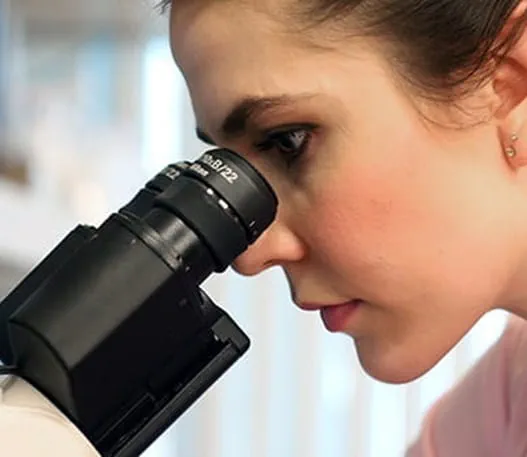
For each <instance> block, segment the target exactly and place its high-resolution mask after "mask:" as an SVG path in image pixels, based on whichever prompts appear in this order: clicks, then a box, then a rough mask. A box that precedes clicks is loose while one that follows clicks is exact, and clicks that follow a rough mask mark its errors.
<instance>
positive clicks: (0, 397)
mask: <svg viewBox="0 0 527 457" xmlns="http://www.w3.org/2000/svg"><path fill="white" fill-rule="evenodd" d="M0 454H1V455H20V456H22V455H23V456H25V457H37V456H38V457H51V456H53V457H97V456H98V453H97V451H96V450H95V449H94V448H93V447H92V446H91V444H90V443H89V441H88V440H87V439H86V438H85V437H84V436H83V435H82V434H81V433H80V431H79V430H78V429H77V428H76V427H75V426H74V425H73V424H72V423H71V422H70V421H69V420H68V419H67V418H66V417H65V416H64V415H63V414H62V413H61V412H60V411H59V410H58V409H57V408H55V407H54V406H53V404H52V403H51V402H50V401H49V400H48V399H47V398H46V397H44V396H43V395H42V394H40V392H38V391H37V390H36V389H35V388H33V387H32V386H31V385H30V384H28V383H27V382H26V381H24V380H23V379H21V378H18V377H14V376H8V377H5V378H3V379H2V380H1V381H0Z"/></svg>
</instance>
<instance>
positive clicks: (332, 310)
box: [299, 299, 364, 333]
mask: <svg viewBox="0 0 527 457" xmlns="http://www.w3.org/2000/svg"><path fill="white" fill-rule="evenodd" d="M362 303H364V302H363V300H360V299H356V300H350V301H348V302H345V303H338V304H334V305H315V304H306V303H302V304H300V305H299V306H300V308H302V309H304V310H309V311H317V310H318V311H320V317H321V318H322V322H324V326H325V327H326V329H327V330H328V331H330V332H332V333H336V332H343V331H344V330H345V329H346V328H347V327H348V326H349V325H350V320H351V319H352V317H353V315H354V314H355V311H356V310H357V308H359V307H360V305H361V304H362Z"/></svg>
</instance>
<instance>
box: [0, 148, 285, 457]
mask: <svg viewBox="0 0 527 457" xmlns="http://www.w3.org/2000/svg"><path fill="white" fill-rule="evenodd" d="M277 206H278V201H277V198H276V195H275V193H274V192H273V190H272V188H271V187H270V185H269V184H268V183H267V181H266V180H265V179H264V177H263V176H262V175H261V174H260V173H258V171H257V170H256V169H255V168H253V167H252V166H251V165H250V164H249V163H248V162H247V161H245V160H244V159H243V158H242V157H241V156H240V155H238V154H236V153H235V152H233V151H230V150H227V149H215V150H211V151H208V152H206V153H204V154H203V155H202V156H201V157H199V158H198V159H197V160H195V161H194V162H187V161H185V162H179V163H176V164H173V165H169V166H168V167H166V168H165V169H164V170H162V171H161V172H160V173H159V174H157V175H156V176H155V177H154V178H153V179H151V180H150V181H149V182H148V183H147V184H146V185H145V186H144V187H143V188H142V189H141V190H140V191H139V192H138V193H137V194H136V195H135V196H134V197H133V199H132V200H131V201H130V202H129V203H128V204H126V205H125V206H124V207H122V208H121V209H120V210H118V211H117V212H115V213H113V214H111V215H110V216H109V217H108V218H107V219H106V220H105V221H104V222H103V223H102V224H101V225H100V226H99V227H97V228H96V227H92V226H88V225H79V226H77V227H76V228H75V229H73V230H72V231H71V232H70V233H69V234H68V235H67V236H66V237H65V238H64V239H63V240H62V241H61V242H60V243H59V244H58V245H57V246H56V247H55V248H54V249H53V250H52V251H51V252H50V253H49V254H48V255H47V256H46V257H45V258H44V259H43V260H42V261H41V262H40V263H39V264H38V265H37V266H36V267H35V268H34V269H33V270H32V271H31V272H30V273H29V274H28V275H27V276H26V277H25V278H23V279H22V281H21V282H20V283H19V284H18V285H17V286H16V287H15V288H14V289H13V290H12V292H11V293H10V294H9V295H8V296H7V297H6V298H5V299H4V300H3V301H2V303H0V325H1V331H0V336H1V339H0V359H1V360H2V361H3V363H4V364H5V366H4V367H3V370H2V372H3V373H13V374H15V375H16V376H20V377H22V378H23V379H25V380H26V381H27V382H29V383H30V384H31V385H32V386H34V387H35V388H36V389H38V390H39V391H40V392H41V393H42V394H43V395H45V396H46V397H47V398H48V399H49V400H50V401H52V402H53V404H54V405H55V406H56V407H57V408H58V409H59V410H60V411H61V412H62V413H64V414H65V415H66V417H67V418H68V419H69V420H71V422H72V423H74V424H75V425H76V426H77V428H78V429H79V430H80V431H81V432H82V433H83V434H84V435H85V436H86V438H87V439H88V440H89V441H90V442H91V443H92V444H93V446H94V447H95V449H96V450H97V451H98V452H99V454H100V455H101V456H102V457H137V456H139V455H140V454H141V453H142V452H143V451H144V450H145V449H146V448H147V447H148V446H149V445H150V444H151V443H152V442H153V441H154V440H156V439H157V438H158V437H159V435H161V434H162V433H163V432H164V431H165V430H166V429H167V428H168V427H169V426H170V425H172V424H173V423H174V422H175V421H176V419H177V418H178V417H180V416H181V414H183V413H184V412H185V411H186V410H187V409H188V408H189V407H190V406H191V405H192V404H193V403H194V402H195V400H197V399H198V398H199V397H200V396H201V395H202V394H203V393H204V392H205V391H206V390H207V389H208V388H209V387H210V386H211V385H212V384H213V383H214V382H215V381H217V380H218V378H219V377H220V376H221V375H222V374H223V373H224V372H225V371H226V370H227V369H229V368H230V367H231V366H232V365H233V364H234V363H235V362H236V361H237V360H238V359H239V358H240V357H241V356H242V355H243V354H244V353H245V352H246V351H247V349H248V348H249V344H250V342H249V338H248V337H247V335H246V334H245V333H244V332H243V330H242V329H241V328H240V327H239V326H238V325H237V324H236V323H235V322H234V320H233V319H232V318H231V317H230V316H229V315H228V314H227V313H226V312H225V311H224V310H223V309H221V308H220V307H218V306H217V305H216V304H214V303H213V302H212V300H211V299H210V298H209V297H208V296H207V295H206V293H205V292H204V291H203V289H202V288H201V287H200V285H201V284H202V283H203V281H204V280H205V279H207V278H208V277H209V276H210V275H211V274H213V273H215V272H216V273H221V272H223V271H224V270H225V269H227V268H228V267H229V266H230V264H231V263H232V262H233V261H234V259H235V258H236V257H237V256H239V255H240V254H241V253H243V252H244V251H245V250H246V249H247V248H248V247H249V245H250V244H252V243H253V242H254V241H255V240H256V239H257V238H258V237H259V236H260V235H261V233H262V232H263V231H264V230H265V229H266V228H267V227H268V226H269V225H270V224H271V223H272V221H273V220H274V218H275V216H276V211H277Z"/></svg>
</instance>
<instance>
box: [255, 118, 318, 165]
mask: <svg viewBox="0 0 527 457" xmlns="http://www.w3.org/2000/svg"><path fill="white" fill-rule="evenodd" d="M314 129H315V127H314V126H312V125H303V126H294V127H289V128H284V127H281V128H280V129H275V130H271V131H268V132H267V133H265V135H264V139H263V140H262V141H260V142H259V143H257V144H255V147H256V149H258V150H259V151H261V152H267V151H270V150H272V149H275V150H276V151H277V152H278V153H279V154H280V155H281V156H282V158H283V159H284V160H285V162H286V164H287V166H288V167H289V166H292V165H293V164H294V163H295V162H296V161H297V160H299V159H300V157H301V156H302V155H303V154H304V153H305V152H306V150H307V148H308V147H309V143H310V141H311V138H312V135H313V131H314ZM299 134H300V135H301V134H303V135H304V136H303V138H301V139H298V135H299ZM290 135H296V137H295V138H293V139H291V136H290ZM284 138H289V139H288V140H287V141H288V144H289V150H284V149H282V150H280V141H281V140H283V139H284ZM297 141H300V142H301V144H300V145H297V146H295V145H294V143H295V142H297ZM291 145H293V146H292V148H294V149H293V150H291ZM282 146H283V144H282ZM286 148H287V147H286Z"/></svg>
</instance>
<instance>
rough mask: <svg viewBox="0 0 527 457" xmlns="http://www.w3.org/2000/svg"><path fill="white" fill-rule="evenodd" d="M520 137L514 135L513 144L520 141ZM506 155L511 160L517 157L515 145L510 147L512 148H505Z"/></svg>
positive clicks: (512, 137)
mask: <svg viewBox="0 0 527 457" xmlns="http://www.w3.org/2000/svg"><path fill="white" fill-rule="evenodd" d="M518 139H519V138H518V135H516V134H515V133H513V134H512V135H511V143H513V144H514V143H516V142H517V141H518ZM505 154H507V157H509V158H510V159H512V158H514V157H516V149H515V148H514V146H513V145H510V146H507V147H506V148H505Z"/></svg>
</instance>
